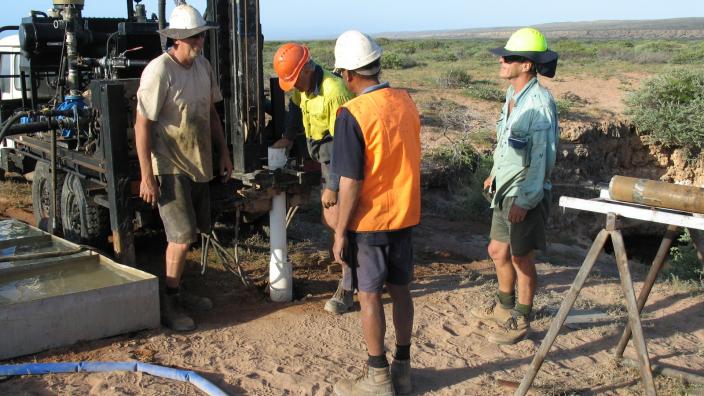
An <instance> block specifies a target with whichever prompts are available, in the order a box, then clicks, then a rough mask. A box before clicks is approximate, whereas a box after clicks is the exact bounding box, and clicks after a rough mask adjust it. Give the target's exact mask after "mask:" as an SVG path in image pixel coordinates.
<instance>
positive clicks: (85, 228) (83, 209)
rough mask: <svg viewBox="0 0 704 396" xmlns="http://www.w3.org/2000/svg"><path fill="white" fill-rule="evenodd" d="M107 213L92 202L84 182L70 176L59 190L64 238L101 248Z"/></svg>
mask: <svg viewBox="0 0 704 396" xmlns="http://www.w3.org/2000/svg"><path fill="white" fill-rule="evenodd" d="M109 220H110V218H109V212H108V210H107V209H106V208H104V207H102V206H100V205H98V204H96V203H95V202H93V200H92V199H91V197H90V196H89V195H88V189H87V188H86V185H85V182H84V181H83V179H81V178H80V177H78V176H76V175H73V174H70V175H68V176H67V177H66V180H65V181H64V186H63V188H62V189H61V224H62V225H63V228H64V238H66V239H68V240H69V241H72V242H75V243H81V244H88V245H95V246H102V245H104V244H105V243H106V242H107V236H108V230H109V228H110V227H109Z"/></svg>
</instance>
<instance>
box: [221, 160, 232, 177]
mask: <svg viewBox="0 0 704 396" xmlns="http://www.w3.org/2000/svg"><path fill="white" fill-rule="evenodd" d="M226 154H227V155H221V156H220V176H221V177H222V182H223V183H227V181H228V180H230V176H232V161H231V160H230V153H226Z"/></svg>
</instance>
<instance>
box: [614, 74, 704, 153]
mask: <svg viewBox="0 0 704 396" xmlns="http://www.w3.org/2000/svg"><path fill="white" fill-rule="evenodd" d="M626 103H627V105H628V111H627V112H628V114H629V115H630V116H631V118H632V120H633V123H634V124H635V125H636V127H637V128H638V130H639V133H642V134H645V135H648V136H649V137H650V138H651V140H652V141H655V142H660V143H662V144H663V145H665V146H679V147H684V148H689V149H697V150H699V149H701V148H702V147H704V74H703V73H702V70H687V69H675V70H671V71H668V72H665V73H662V74H660V75H658V76H656V77H654V78H652V79H650V80H648V81H646V82H645V83H644V84H643V87H642V88H641V89H640V90H638V91H637V92H635V93H634V94H632V95H631V96H630V97H628V99H627V101H626Z"/></svg>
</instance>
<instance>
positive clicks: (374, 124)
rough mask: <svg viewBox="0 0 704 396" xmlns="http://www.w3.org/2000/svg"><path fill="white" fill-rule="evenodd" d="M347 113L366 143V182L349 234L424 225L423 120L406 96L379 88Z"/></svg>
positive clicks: (348, 105) (356, 100)
mask: <svg viewBox="0 0 704 396" xmlns="http://www.w3.org/2000/svg"><path fill="white" fill-rule="evenodd" d="M343 107H345V108H347V110H349V112H350V113H351V114H352V116H354V118H355V119H356V120H357V123H358V124H359V127H360V128H361V130H362V135H363V137H364V147H365V150H364V180H363V181H362V187H361V191H360V192H359V200H358V203H357V208H356V210H355V212H354V215H353V216H352V219H351V220H350V223H349V225H348V227H347V228H348V229H349V230H351V231H356V232H374V231H393V230H400V229H404V228H408V227H412V226H415V225H417V224H418V223H419V222H420V116H419V114H418V109H416V105H415V103H414V102H413V99H411V97H410V95H409V94H408V92H406V91H404V90H401V89H393V88H381V89H377V90H375V91H371V92H368V93H365V94H362V95H360V96H358V97H356V98H354V99H352V100H350V101H349V102H347V103H345V104H344V105H343Z"/></svg>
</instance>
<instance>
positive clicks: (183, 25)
mask: <svg viewBox="0 0 704 396" xmlns="http://www.w3.org/2000/svg"><path fill="white" fill-rule="evenodd" d="M215 28H217V26H213V25H209V24H208V23H207V22H206V21H205V19H203V16H202V15H201V14H200V12H198V10H196V9H195V8H193V7H192V6H190V5H188V4H180V5H178V6H176V8H174V10H173V11H172V12H171V17H169V27H168V28H166V29H161V30H159V33H161V34H163V35H164V36H166V37H169V38H171V39H174V40H181V39H185V38H188V37H191V36H195V35H196V34H198V33H200V32H204V31H206V30H208V29H215Z"/></svg>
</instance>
